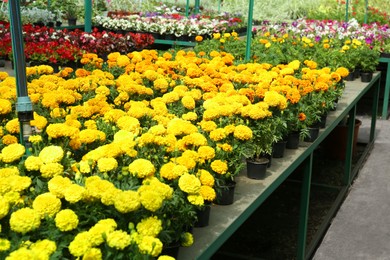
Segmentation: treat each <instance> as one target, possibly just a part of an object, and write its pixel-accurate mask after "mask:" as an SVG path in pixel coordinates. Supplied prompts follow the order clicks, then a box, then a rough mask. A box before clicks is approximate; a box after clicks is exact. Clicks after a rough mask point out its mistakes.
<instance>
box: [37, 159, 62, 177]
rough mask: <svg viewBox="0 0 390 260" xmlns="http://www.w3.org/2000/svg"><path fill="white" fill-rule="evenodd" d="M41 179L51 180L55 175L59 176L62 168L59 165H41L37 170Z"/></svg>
mask: <svg viewBox="0 0 390 260" xmlns="http://www.w3.org/2000/svg"><path fill="white" fill-rule="evenodd" d="M39 171H40V172H41V176H42V177H43V178H52V177H54V176H56V175H61V174H62V173H63V172H64V166H62V165H61V164H59V163H47V164H43V165H42V166H41V168H40V169H39Z"/></svg>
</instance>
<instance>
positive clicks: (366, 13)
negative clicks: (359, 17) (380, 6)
mask: <svg viewBox="0 0 390 260" xmlns="http://www.w3.org/2000/svg"><path fill="white" fill-rule="evenodd" d="M367 18H368V0H366V3H365V6H364V23H365V24H366V23H367Z"/></svg>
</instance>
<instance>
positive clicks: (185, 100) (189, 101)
mask: <svg viewBox="0 0 390 260" xmlns="http://www.w3.org/2000/svg"><path fill="white" fill-rule="evenodd" d="M181 103H182V104H183V106H184V107H185V108H187V109H189V110H193V109H194V108H195V99H194V98H193V97H192V96H190V95H186V96H184V97H182V99H181Z"/></svg>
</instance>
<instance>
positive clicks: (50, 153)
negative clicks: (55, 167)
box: [39, 145, 64, 163]
mask: <svg viewBox="0 0 390 260" xmlns="http://www.w3.org/2000/svg"><path fill="white" fill-rule="evenodd" d="M63 157H64V150H63V149H62V148H61V147H60V146H55V145H50V146H46V147H44V148H43V149H42V151H41V152H40V153H39V158H40V159H41V160H42V161H43V162H44V163H55V162H60V161H61V160H62V158H63Z"/></svg>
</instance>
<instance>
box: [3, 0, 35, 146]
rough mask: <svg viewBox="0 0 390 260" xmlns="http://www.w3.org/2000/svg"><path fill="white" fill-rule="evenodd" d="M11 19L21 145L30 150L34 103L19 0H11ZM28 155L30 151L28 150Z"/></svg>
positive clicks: (9, 3)
mask: <svg viewBox="0 0 390 260" xmlns="http://www.w3.org/2000/svg"><path fill="white" fill-rule="evenodd" d="M8 7H9V17H10V25H11V40H12V54H13V62H14V69H15V75H16V93H17V100H16V112H17V114H18V119H19V125H20V143H21V144H23V145H25V146H26V148H29V142H28V138H29V136H30V135H31V134H32V128H31V125H30V121H31V120H33V119H34V114H33V109H32V102H31V100H30V97H29V96H28V92H27V77H26V60H25V54H24V40H23V30H22V20H21V15H20V5H19V1H18V0H9V1H8ZM26 154H29V150H28V149H26Z"/></svg>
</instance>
